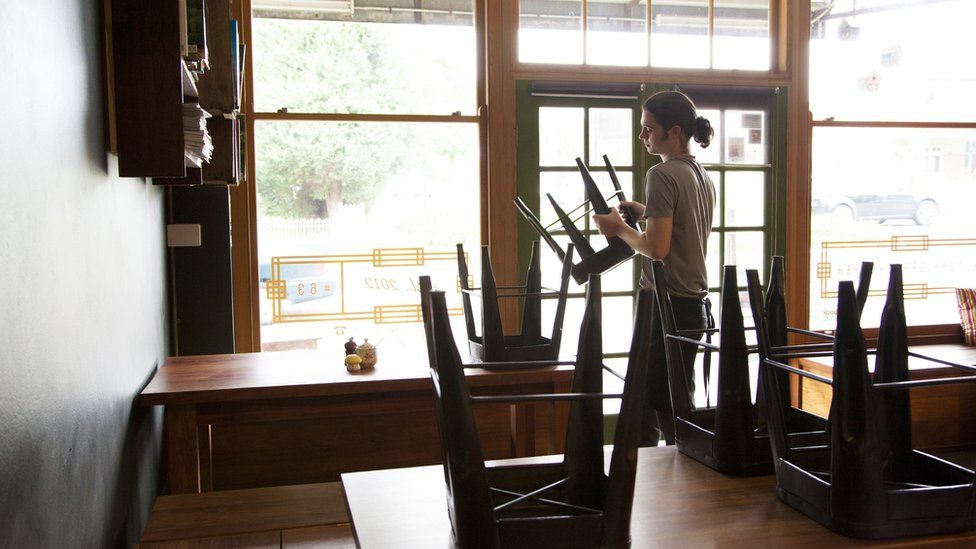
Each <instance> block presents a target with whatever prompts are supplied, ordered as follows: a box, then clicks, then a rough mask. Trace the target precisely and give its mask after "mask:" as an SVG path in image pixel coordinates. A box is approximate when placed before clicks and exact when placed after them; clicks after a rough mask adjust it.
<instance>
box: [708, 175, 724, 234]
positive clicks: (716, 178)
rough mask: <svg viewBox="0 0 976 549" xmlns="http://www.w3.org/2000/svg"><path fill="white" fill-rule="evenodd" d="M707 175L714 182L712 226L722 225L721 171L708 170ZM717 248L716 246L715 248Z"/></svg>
mask: <svg viewBox="0 0 976 549" xmlns="http://www.w3.org/2000/svg"><path fill="white" fill-rule="evenodd" d="M707 173H708V177H709V179H711V180H712V183H713V184H715V210H714V211H713V212H712V227H713V228H714V227H719V226H721V225H722V216H721V215H720V214H721V213H722V212H723V211H724V208H723V206H722V204H723V202H722V196H723V195H722V184H723V181H722V173H723V172H718V171H714V170H708V172H707ZM715 249H716V250H718V248H715Z"/></svg>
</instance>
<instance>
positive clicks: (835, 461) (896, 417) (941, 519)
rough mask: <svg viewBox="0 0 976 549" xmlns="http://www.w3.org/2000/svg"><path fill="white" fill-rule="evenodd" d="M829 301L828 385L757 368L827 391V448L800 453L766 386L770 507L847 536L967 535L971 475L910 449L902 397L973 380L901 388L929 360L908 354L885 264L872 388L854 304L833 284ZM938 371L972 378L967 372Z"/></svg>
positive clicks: (775, 390)
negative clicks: (915, 361) (833, 318)
mask: <svg viewBox="0 0 976 549" xmlns="http://www.w3.org/2000/svg"><path fill="white" fill-rule="evenodd" d="M838 293H839V300H838V307H837V328H836V331H835V339H834V341H833V352H832V354H833V358H834V371H833V380H830V379H826V378H823V377H821V376H817V375H815V374H812V373H810V372H805V371H802V370H797V369H795V368H792V367H790V366H788V365H787V364H785V363H784V362H781V361H779V360H775V359H763V361H762V362H763V367H768V368H777V369H779V370H781V371H784V372H793V373H796V374H798V375H802V376H805V377H807V378H811V379H816V380H817V381H821V382H823V383H830V384H831V385H832V386H833V397H832V401H831V413H830V418H829V422H830V429H829V432H830V438H829V445H827V446H815V447H807V448H794V447H791V446H790V444H789V443H788V439H787V437H786V434H787V433H786V431H785V429H784V422H783V420H782V417H783V415H784V414H785V411H786V410H785V407H784V405H783V402H785V400H786V399H787V398H788V395H783V394H781V393H780V388H779V387H778V386H777V385H776V384H769V385H768V386H767V387H768V388H769V390H770V391H771V395H770V396H771V397H772V398H770V410H769V412H770V414H769V418H770V420H769V430H770V438H771V440H772V445H773V454H774V457H775V459H776V461H777V463H776V490H777V494H778V495H779V498H780V499H781V500H782V501H784V502H785V503H787V504H789V505H790V506H792V507H794V508H796V509H797V510H799V511H800V512H802V513H804V514H805V515H807V516H808V517H810V518H812V519H813V520H815V521H817V522H818V523H820V524H822V525H824V526H826V527H827V528H830V529H831V530H834V531H836V532H838V533H841V534H843V535H847V536H853V537H861V538H891V537H901V536H915V535H930V534H943V533H950V532H957V531H963V530H968V529H971V528H973V526H974V524H976V522H974V519H976V515H974V510H976V508H974V498H976V490H974V481H976V476H974V473H973V471H970V470H968V469H966V468H963V467H960V466H958V465H955V464H952V463H949V462H947V461H944V460H942V459H939V458H937V457H934V456H932V455H929V454H927V453H924V452H921V451H918V450H914V449H912V445H911V408H910V403H909V399H908V394H907V391H908V390H910V389H912V388H915V387H926V386H931V385H942V384H947V383H960V382H974V381H976V376H972V375H970V376H965V377H956V378H942V379H932V380H917V381H909V380H908V357H909V356H916V357H919V358H925V359H929V357H925V356H923V355H919V354H916V353H912V352H909V351H908V340H907V329H906V326H905V312H904V298H903V294H902V284H901V269H900V266H896V265H893V266H892V270H891V276H890V279H889V283H888V296H887V302H886V305H885V309H884V311H883V313H882V319H881V328H880V330H879V335H878V337H879V342H878V348H877V351H876V353H877V356H876V360H875V373H874V376H873V377H874V379H873V381H872V377H871V375H870V374H869V373H868V368H867V356H868V354H869V351H868V349H867V347H866V345H865V341H864V336H863V334H862V332H861V328H860V321H859V317H860V314H861V303H863V302H859V300H858V295H857V293H856V292H855V290H854V285H853V284H852V283H851V282H850V281H842V282H841V283H840V288H839V292H838ZM930 360H931V359H930ZM938 362H940V363H942V364H946V365H950V366H955V367H957V368H960V369H963V370H966V371H968V372H970V373H972V372H974V371H976V368H974V367H972V366H966V365H961V364H953V363H949V362H947V361H941V360H939V361H938ZM774 407H775V408H774ZM961 420H962V419H961Z"/></svg>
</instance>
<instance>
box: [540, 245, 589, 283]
mask: <svg viewBox="0 0 976 549" xmlns="http://www.w3.org/2000/svg"><path fill="white" fill-rule="evenodd" d="M553 239H555V241H556V242H557V243H558V244H559V246H560V247H561V248H562V249H563V250H566V249H567V247H568V245H569V244H571V242H570V241H569V237H568V236H562V235H559V236H554V237H553ZM539 247H540V248H541V250H542V257H541V258H540V261H539V268H541V269H542V285H543V286H545V287H546V288H551V289H553V290H558V289H559V285H560V284H562V280H560V278H559V275H560V274H561V273H562V269H563V262H562V261H560V260H559V256H557V255H556V253H555V252H553V251H552V249H550V248H549V245H548V244H546V243H545V242H540V243H539ZM578 261H579V256H578V255H577V254H576V253H574V254H573V263H576V262H578ZM569 291H570V293H572V292H579V291H582V290H581V289H580V287H579V286H577V285H576V282H575V281H573V279H572V278H570V280H569Z"/></svg>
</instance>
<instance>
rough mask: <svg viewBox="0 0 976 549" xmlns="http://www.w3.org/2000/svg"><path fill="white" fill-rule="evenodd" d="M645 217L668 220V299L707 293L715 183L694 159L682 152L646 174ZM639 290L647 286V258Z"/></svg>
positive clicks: (649, 285) (648, 277)
mask: <svg viewBox="0 0 976 549" xmlns="http://www.w3.org/2000/svg"><path fill="white" fill-rule="evenodd" d="M645 196H646V197H647V205H646V206H645V209H644V217H645V218H647V217H670V218H671V250H670V251H669V252H668V255H667V257H665V258H664V270H665V273H666V274H667V283H668V290H669V291H670V292H671V294H672V295H676V296H682V297H699V298H703V297H705V296H706V295H707V294H708V275H707V273H706V269H705V255H706V253H707V251H708V235H709V234H710V233H711V232H712V212H713V210H714V209H715V185H714V184H713V183H712V180H711V179H710V178H709V177H708V173H706V172H705V170H704V169H703V168H702V167H701V165H700V164H698V161H697V160H695V157H694V156H692V155H690V154H686V155H681V156H677V157H673V158H670V159H668V161H667V162H662V163H660V164H658V165H656V166H654V167H652V168H651V169H649V170H647V178H646V182H645ZM641 271H642V272H641V286H642V287H644V288H651V287H653V284H652V283H651V260H650V259H648V258H647V257H644V258H643V262H642V264H641Z"/></svg>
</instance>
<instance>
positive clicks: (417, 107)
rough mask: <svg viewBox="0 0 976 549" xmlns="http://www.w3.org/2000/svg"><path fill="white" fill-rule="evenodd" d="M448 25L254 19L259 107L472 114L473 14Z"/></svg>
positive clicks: (265, 109) (268, 109) (270, 109)
mask: <svg viewBox="0 0 976 549" xmlns="http://www.w3.org/2000/svg"><path fill="white" fill-rule="evenodd" d="M362 11H364V10H361V9H357V10H356V12H357V13H359V12H362ZM450 22H451V24H381V23H368V22H340V21H314V20H297V19H261V18H254V19H253V39H252V40H253V42H254V47H253V48H252V49H251V50H249V51H248V55H250V54H251V51H253V52H254V76H255V78H254V108H255V110H256V111H258V112H276V111H278V110H279V109H288V110H289V111H291V112H336V113H398V114H409V113H430V114H451V113H453V112H460V113H462V114H474V113H475V106H476V105H475V102H476V99H475V92H476V84H475V81H476V77H475V73H476V65H475V62H476V55H475V31H474V26H473V24H472V19H471V16H470V15H467V16H463V15H459V16H458V17H455V18H452V19H450Z"/></svg>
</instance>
